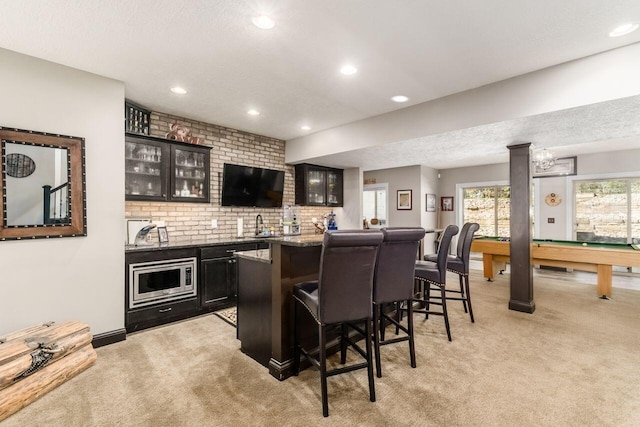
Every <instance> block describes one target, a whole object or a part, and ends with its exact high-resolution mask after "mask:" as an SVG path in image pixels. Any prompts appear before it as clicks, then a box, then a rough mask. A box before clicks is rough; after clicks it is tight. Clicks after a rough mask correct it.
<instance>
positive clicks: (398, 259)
mask: <svg viewBox="0 0 640 427" xmlns="http://www.w3.org/2000/svg"><path fill="white" fill-rule="evenodd" d="M380 231H382V234H383V236H384V241H383V242H382V244H381V245H380V249H379V250H378V260H377V261H376V272H375V276H374V280H373V330H374V335H373V337H374V339H373V343H374V349H375V355H376V373H377V375H378V378H380V377H382V368H381V362H380V346H381V345H387V344H393V343H396V342H400V341H409V357H410V360H411V367H412V368H415V367H416V351H415V345H414V339H413V307H412V300H413V289H414V270H415V266H416V255H417V253H418V246H419V244H420V240H422V239H423V238H424V235H425V229H424V228H421V227H411V228H405V227H394V228H382V229H381V230H380ZM389 303H395V304H396V306H397V307H396V310H395V316H394V317H395V318H393V317H391V316H390V315H389V314H387V313H385V305H388V304H389ZM401 303H405V304H406V306H407V307H408V317H407V319H408V320H407V326H406V327H405V326H404V325H402V324H400V316H399V313H400V310H399V307H400V304H401ZM388 324H393V325H395V326H396V334H398V329H400V330H402V331H403V332H404V333H405V334H406V335H404V336H402V337H396V338H391V339H387V340H385V339H384V332H385V326H386V325H388Z"/></svg>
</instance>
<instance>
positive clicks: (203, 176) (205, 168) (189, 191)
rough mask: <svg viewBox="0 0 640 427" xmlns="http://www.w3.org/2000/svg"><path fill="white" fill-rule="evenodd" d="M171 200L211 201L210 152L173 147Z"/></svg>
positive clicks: (194, 148) (197, 148)
mask: <svg viewBox="0 0 640 427" xmlns="http://www.w3.org/2000/svg"><path fill="white" fill-rule="evenodd" d="M171 167H172V169H173V184H172V186H171V189H172V194H171V200H180V201H184V202H190V201H199V202H208V201H209V150H208V149H199V147H183V146H175V145H172V146H171Z"/></svg>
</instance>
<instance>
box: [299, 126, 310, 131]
mask: <svg viewBox="0 0 640 427" xmlns="http://www.w3.org/2000/svg"><path fill="white" fill-rule="evenodd" d="M300 129H302V130H311V126H307V125H304V126H300Z"/></svg>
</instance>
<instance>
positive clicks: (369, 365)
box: [365, 318, 376, 402]
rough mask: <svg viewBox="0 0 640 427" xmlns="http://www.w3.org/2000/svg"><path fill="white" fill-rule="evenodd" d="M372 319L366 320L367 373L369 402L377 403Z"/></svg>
mask: <svg viewBox="0 0 640 427" xmlns="http://www.w3.org/2000/svg"><path fill="white" fill-rule="evenodd" d="M371 324H372V322H371V319H370V318H369V319H366V320H365V335H366V343H367V373H368V375H369V400H370V401H372V402H375V401H376V388H375V384H374V382H373V360H371V329H372V327H371Z"/></svg>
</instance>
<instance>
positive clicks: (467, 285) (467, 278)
mask: <svg viewBox="0 0 640 427" xmlns="http://www.w3.org/2000/svg"><path fill="white" fill-rule="evenodd" d="M464 284H465V287H466V288H467V295H466V297H467V303H468V304H469V316H471V323H475V320H474V319H473V309H472V308H471V294H470V293H469V275H468V274H467V275H466V276H464Z"/></svg>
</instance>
